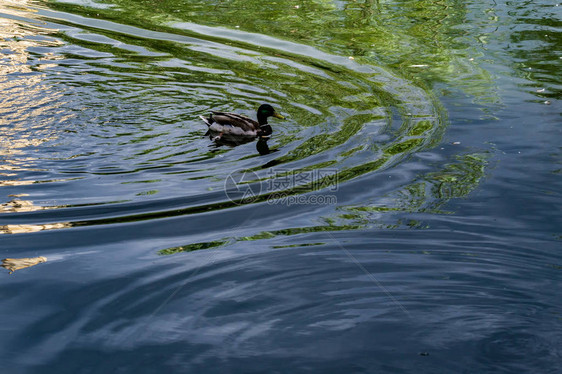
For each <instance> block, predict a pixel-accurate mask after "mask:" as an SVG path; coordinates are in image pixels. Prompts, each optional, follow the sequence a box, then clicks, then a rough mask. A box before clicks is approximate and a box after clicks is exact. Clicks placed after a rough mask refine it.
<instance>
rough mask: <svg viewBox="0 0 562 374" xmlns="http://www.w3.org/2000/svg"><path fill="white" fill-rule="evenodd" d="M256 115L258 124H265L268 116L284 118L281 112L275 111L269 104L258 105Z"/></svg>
mask: <svg viewBox="0 0 562 374" xmlns="http://www.w3.org/2000/svg"><path fill="white" fill-rule="evenodd" d="M257 117H258V123H259V124H260V125H266V124H267V118H268V117H276V118H280V119H283V118H285V117H283V116H282V115H281V114H279V113H277V112H276V111H275V109H273V107H272V106H271V105H269V104H262V105H260V107H259V108H258V116H257Z"/></svg>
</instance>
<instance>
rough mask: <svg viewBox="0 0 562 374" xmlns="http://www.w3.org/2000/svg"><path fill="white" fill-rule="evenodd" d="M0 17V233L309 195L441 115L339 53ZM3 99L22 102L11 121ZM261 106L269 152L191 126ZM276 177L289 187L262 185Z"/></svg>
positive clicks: (49, 14)
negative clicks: (217, 113)
mask: <svg viewBox="0 0 562 374" xmlns="http://www.w3.org/2000/svg"><path fill="white" fill-rule="evenodd" d="M32 11H33V13H32ZM2 17H3V18H2V19H3V22H5V23H7V24H8V27H7V28H5V30H6V31H4V34H5V35H3V36H4V40H5V41H4V42H3V43H4V45H3V46H2V47H3V51H4V54H3V59H4V60H5V61H11V65H10V66H11V67H10V68H9V69H10V70H9V71H8V72H7V75H6V77H9V79H5V80H4V84H3V92H4V97H5V98H9V99H7V100H5V101H4V104H3V105H2V108H4V109H3V110H2V119H1V121H2V128H3V130H4V131H3V132H2V135H0V136H1V137H2V153H1V155H0V156H1V158H2V165H3V166H2V169H3V173H2V177H1V178H2V179H1V180H0V186H1V187H2V190H3V191H2V192H4V194H3V195H4V196H9V198H7V199H6V200H5V201H4V204H3V209H2V210H1V211H0V212H4V213H8V214H9V218H7V220H8V221H6V219H4V218H3V219H2V221H1V222H0V223H2V224H3V226H1V229H0V232H2V233H18V232H29V231H38V230H43V229H54V228H63V227H69V226H77V225H92V224H99V223H104V224H108V223H112V222H126V221H131V220H138V219H146V218H151V217H153V218H154V217H166V216H170V215H177V214H190V213H196V212H202V211H209V210H213V209H223V208H228V207H234V206H237V205H239V204H241V203H242V204H244V203H259V202H263V201H264V200H266V199H268V198H270V197H271V196H272V195H274V194H276V193H279V192H282V193H283V194H284V195H299V194H306V193H308V192H311V191H315V190H319V189H320V190H321V189H323V188H329V187H330V186H333V185H334V184H336V183H338V184H342V183H345V182H346V181H348V180H352V179H355V178H359V177H361V176H362V175H367V174H370V173H375V172H377V171H378V170H382V169H388V168H391V167H393V166H395V165H397V164H398V163H400V161H401V160H403V159H404V158H405V157H407V156H408V155H410V154H412V153H413V152H416V151H419V150H421V149H424V148H426V147H428V146H431V145H433V144H435V142H436V141H437V140H438V139H439V137H440V135H441V133H442V129H443V120H442V115H441V114H440V110H439V108H438V107H437V106H436V105H435V102H434V100H433V99H432V97H431V96H430V95H429V94H428V93H427V92H426V91H425V90H424V89H423V88H421V87H419V86H416V85H414V84H412V82H410V81H409V80H408V79H405V78H402V77H399V76H397V75H395V74H393V73H392V72H390V71H388V70H385V69H384V68H383V67H380V66H373V65H368V64H364V63H361V62H358V61H356V60H355V59H352V58H349V57H348V56H336V55H331V54H327V53H325V52H322V51H320V50H317V49H315V48H313V47H310V46H306V45H301V44H296V43H292V42H288V41H284V40H279V39H275V38H272V37H269V36H263V35H258V34H251V33H246V32H242V31H236V30H227V29H222V28H212V27H208V26H201V25H197V24H193V23H174V24H168V25H167V26H165V27H164V26H162V28H163V29H165V30H166V31H165V32H164V31H152V30H149V29H141V28H137V27H133V26H128V25H123V24H118V23H114V22H110V21H105V20H98V19H94V18H88V17H84V16H79V15H75V14H70V13H64V12H57V11H53V10H48V9H42V8H39V9H31V10H30V9H27V10H22V9H20V8H17V9H16V8H10V7H5V8H3V9H2ZM12 101H18V102H20V103H21V105H18V106H16V108H17V109H15V110H14V109H13V108H14V105H11V104H10V103H11V102H12ZM264 102H267V103H271V104H272V105H273V106H275V107H276V108H277V109H278V110H279V111H280V112H281V113H283V114H284V115H285V116H286V117H287V119H286V120H285V121H277V120H272V121H271V124H272V125H273V128H274V135H273V138H272V139H271V140H270V141H269V142H268V144H267V146H268V148H269V150H270V153H268V154H266V155H260V153H258V151H257V150H256V143H249V144H244V145H240V146H237V147H229V146H226V145H224V146H216V145H215V144H213V143H212V142H211V141H210V140H209V138H208V137H205V136H204V134H205V131H206V129H205V126H204V124H203V123H202V122H201V121H200V120H199V119H198V117H199V115H202V114H206V113H208V112H209V110H211V109H216V110H223V111H235V112H239V113H245V114H247V115H249V116H251V117H253V116H255V113H254V111H255V108H257V106H259V104H261V103H264ZM262 153H263V152H262ZM233 171H241V172H244V171H251V172H252V173H253V174H252V175H254V176H255V178H253V179H252V180H248V181H244V182H243V183H244V184H245V183H249V184H254V185H255V184H259V185H260V195H259V196H257V197H255V198H254V199H252V200H251V201H232V199H229V197H228V196H227V195H226V194H225V191H224V189H225V180H226V179H227V177H228V176H229V175H230V174H231V173H232V172H233ZM329 174H331V176H332V177H331V179H327V178H325V176H326V175H329ZM334 174H337V178H334ZM287 175H290V176H291V178H292V180H293V182H292V184H290V185H281V184H279V183H277V186H276V187H273V186H274V185H275V183H272V180H274V179H279V178H286V177H287ZM299 178H300V179H302V181H304V182H302V183H300V184H298V183H296V182H294V181H295V180H297V179H299ZM322 178H323V179H322ZM61 191H64V193H61ZM101 206H103V208H102V207H101ZM63 208H64V209H63ZM53 209H56V210H57V213H56V214H53ZM47 210H49V214H45V213H46V211H47ZM124 212H126V213H124ZM55 217H56V221H53V218H55Z"/></svg>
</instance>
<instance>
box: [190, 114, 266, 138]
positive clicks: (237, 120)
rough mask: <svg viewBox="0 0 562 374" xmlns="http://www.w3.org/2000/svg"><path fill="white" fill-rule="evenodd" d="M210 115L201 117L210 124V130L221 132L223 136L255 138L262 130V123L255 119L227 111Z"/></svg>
mask: <svg viewBox="0 0 562 374" xmlns="http://www.w3.org/2000/svg"><path fill="white" fill-rule="evenodd" d="M211 113H212V114H211V115H210V116H209V117H203V116H200V118H201V119H202V120H203V122H205V124H206V125H207V126H209V132H211V133H217V134H221V136H224V135H227V136H237V137H252V138H255V137H256V136H258V135H259V134H260V132H261V129H260V124H259V123H258V122H257V121H254V120H253V119H251V118H249V117H246V116H243V115H240V114H236V113H227V112H215V111H213V112H211Z"/></svg>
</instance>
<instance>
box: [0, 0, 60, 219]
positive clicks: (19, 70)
mask: <svg viewBox="0 0 562 374" xmlns="http://www.w3.org/2000/svg"><path fill="white" fill-rule="evenodd" d="M29 5H31V2H30V1H27V0H17V1H14V0H0V12H1V13H3V14H7V15H9V16H16V17H18V20H14V19H10V18H2V17H0V128H1V131H0V177H8V178H10V179H9V180H0V187H2V186H23V185H29V184H33V183H36V182H37V181H35V180H27V179H26V180H19V179H18V178H17V177H18V175H19V173H18V172H24V171H34V170H37V169H34V166H35V164H36V161H37V159H38V158H37V156H35V154H37V152H36V151H37V147H39V146H41V145H42V144H43V143H45V142H49V141H53V140H55V139H57V136H56V133H55V127H54V126H51V125H52V124H54V121H56V118H54V116H52V115H49V112H50V111H52V110H53V109H55V108H57V107H58V106H60V103H61V100H60V97H61V96H62V92H60V90H55V89H53V87H52V85H47V84H45V82H44V81H45V76H46V74H45V73H44V70H45V69H46V68H48V67H53V66H56V64H55V63H54V62H55V61H56V60H58V59H61V58H62V56H57V55H56V54H54V53H42V54H41V55H40V57H38V56H37V54H35V55H34V56H31V54H30V52H29V51H30V49H31V48H36V47H56V46H59V45H62V44H63V43H62V42H61V41H59V40H56V39H53V38H50V37H48V35H49V34H52V33H53V32H54V31H55V30H52V29H48V28H45V27H42V24H41V23H40V22H39V21H36V20H33V19H31V18H32V17H33V15H34V13H35V11H34V10H33V9H30V8H28V6H29ZM21 19H25V20H26V21H22V20H21ZM39 60H40V61H39ZM43 62H44V63H43ZM5 204H11V202H8V203H5ZM5 204H2V207H3V208H5Z"/></svg>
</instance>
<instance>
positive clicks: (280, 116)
mask: <svg viewBox="0 0 562 374" xmlns="http://www.w3.org/2000/svg"><path fill="white" fill-rule="evenodd" d="M273 117H275V118H279V119H285V117H283V116H282V115H281V114H279V113H277V112H273Z"/></svg>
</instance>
